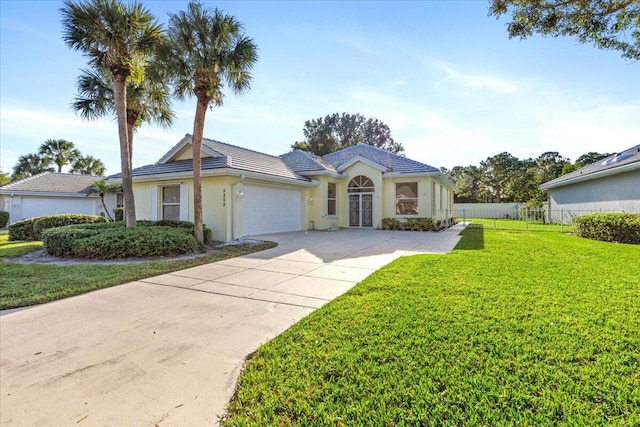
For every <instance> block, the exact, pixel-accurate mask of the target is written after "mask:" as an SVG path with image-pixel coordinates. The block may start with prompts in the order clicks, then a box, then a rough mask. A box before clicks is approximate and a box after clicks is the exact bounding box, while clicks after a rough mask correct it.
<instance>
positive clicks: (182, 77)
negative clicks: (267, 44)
mask: <svg viewBox="0 0 640 427" xmlns="http://www.w3.org/2000/svg"><path fill="white" fill-rule="evenodd" d="M257 59H258V51H257V47H256V45H255V44H254V42H253V40H252V39H251V38H249V37H247V36H246V35H245V33H244V29H243V26H242V24H241V23H240V22H238V21H237V20H236V19H235V18H234V17H232V16H229V15H225V14H224V13H223V12H222V11H220V10H218V9H213V10H212V9H208V8H205V7H204V6H203V5H202V4H201V3H198V2H190V3H189V5H188V6H187V10H186V11H180V12H178V13H175V14H171V13H170V14H169V29H168V42H167V43H166V45H165V49H163V53H162V62H163V63H164V64H165V66H166V71H167V73H168V75H169V76H170V79H171V81H172V82H173V84H174V85H175V90H174V93H175V95H176V96H177V97H178V98H179V99H185V98H188V97H191V96H195V97H196V100H197V102H196V113H195V118H194V121H193V137H192V144H191V147H192V153H193V155H192V157H193V206H194V223H195V237H196V240H197V241H198V243H199V244H200V245H204V233H203V219H202V180H201V165H202V137H203V132H204V120H205V115H206V112H207V108H209V107H220V106H222V103H223V97H224V93H223V90H224V88H225V86H226V87H228V88H229V89H231V90H232V91H233V92H234V93H236V94H242V93H244V92H247V91H248V90H249V89H250V82H251V74H250V71H251V69H252V68H253V66H254V64H255V62H256V61H257Z"/></svg>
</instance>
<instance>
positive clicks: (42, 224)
mask: <svg viewBox="0 0 640 427" xmlns="http://www.w3.org/2000/svg"><path fill="white" fill-rule="evenodd" d="M108 221H109V220H108V219H107V218H105V217H103V216H98V215H74V214H66V215H47V216H42V217H40V218H37V219H36V221H34V223H33V231H34V234H35V236H36V240H40V238H41V236H42V232H43V231H44V230H48V229H49V228H56V227H64V226H65V225H72V224H95V223H102V222H108Z"/></svg>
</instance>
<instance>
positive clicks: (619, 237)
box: [573, 213, 640, 245]
mask: <svg viewBox="0 0 640 427" xmlns="http://www.w3.org/2000/svg"><path fill="white" fill-rule="evenodd" d="M573 229H574V231H575V233H576V235H578V236H580V237H584V238H587V239H592V240H602V241H605V242H618V243H632V244H636V245H637V244H640V214H628V213H596V214H590V215H582V216H578V217H575V218H573Z"/></svg>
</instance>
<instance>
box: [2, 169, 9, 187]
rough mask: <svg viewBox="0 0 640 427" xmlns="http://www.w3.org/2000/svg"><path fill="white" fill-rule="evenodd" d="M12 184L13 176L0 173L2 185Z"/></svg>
mask: <svg viewBox="0 0 640 427" xmlns="http://www.w3.org/2000/svg"><path fill="white" fill-rule="evenodd" d="M10 182H11V176H10V175H9V174H8V173H6V172H0V185H5V184H8V183H10Z"/></svg>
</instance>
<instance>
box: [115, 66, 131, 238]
mask: <svg viewBox="0 0 640 427" xmlns="http://www.w3.org/2000/svg"><path fill="white" fill-rule="evenodd" d="M125 80H126V77H125V76H122V75H119V74H117V75H114V76H113V101H114V103H115V104H116V115H117V116H118V137H119V138H120V166H121V168H122V193H123V196H124V221H125V225H126V226H127V227H135V226H136V205H135V203H134V201H133V180H132V178H131V160H130V159H131V153H130V152H129V138H128V134H127V104H126V99H127V88H126V85H125Z"/></svg>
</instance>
